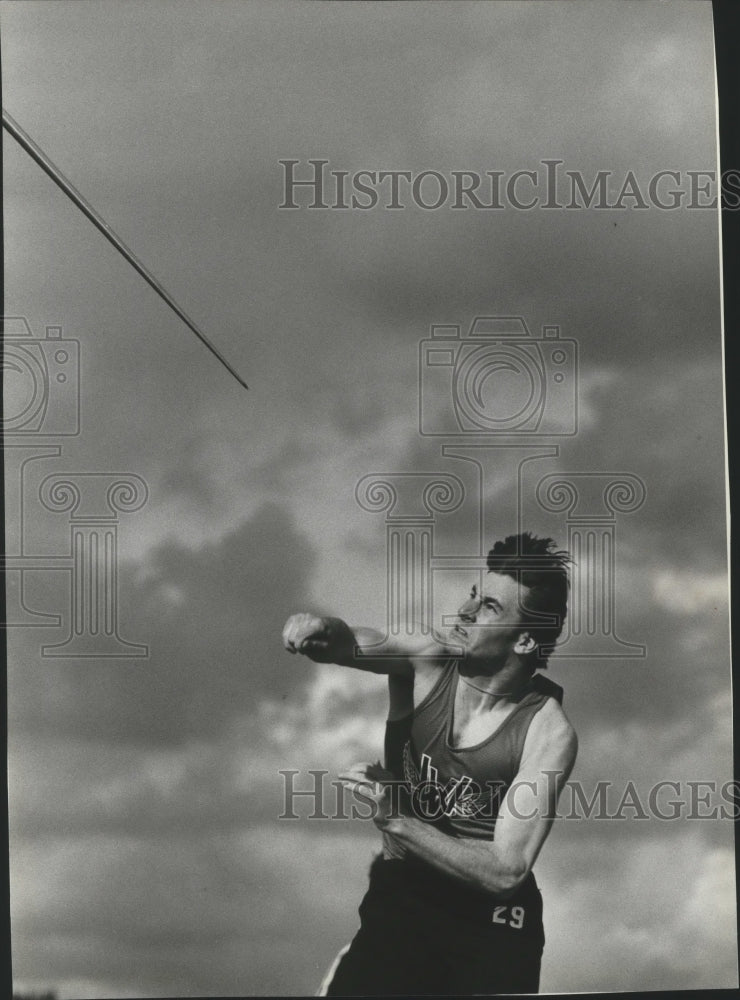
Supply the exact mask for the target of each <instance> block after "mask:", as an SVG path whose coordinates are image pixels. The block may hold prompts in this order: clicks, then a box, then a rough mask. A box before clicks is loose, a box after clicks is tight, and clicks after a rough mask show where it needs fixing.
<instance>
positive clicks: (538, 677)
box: [532, 674, 563, 705]
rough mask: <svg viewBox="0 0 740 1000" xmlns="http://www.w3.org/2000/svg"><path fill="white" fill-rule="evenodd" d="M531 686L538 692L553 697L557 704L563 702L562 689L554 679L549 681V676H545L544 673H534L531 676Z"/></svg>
mask: <svg viewBox="0 0 740 1000" xmlns="http://www.w3.org/2000/svg"><path fill="white" fill-rule="evenodd" d="M532 687H533V688H534V690H535V691H537V693H538V694H544V695H547V696H548V697H550V698H553V699H554V700H555V701H556V702H557V703H558V705H562V704H563V689H562V688H561V687H560V685H559V684H556V683H555V681H551V680H550V678H549V677H545V676H544V674H535V675H534V677H533V678H532Z"/></svg>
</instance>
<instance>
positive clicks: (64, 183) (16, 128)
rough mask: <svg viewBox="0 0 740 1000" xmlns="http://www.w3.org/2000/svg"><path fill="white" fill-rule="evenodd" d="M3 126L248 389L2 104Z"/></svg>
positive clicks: (244, 383)
mask: <svg viewBox="0 0 740 1000" xmlns="http://www.w3.org/2000/svg"><path fill="white" fill-rule="evenodd" d="M3 128H5V129H7V131H8V132H9V133H10V134H11V135H12V136H13V138H14V139H15V141H16V142H17V143H19V145H21V146H22V147H23V149H25V151H26V152H27V153H28V155H29V156H30V157H31V158H32V159H34V160H35V161H36V163H38V165H39V166H40V167H41V169H42V170H44V171H45V172H46V173H47V174H48V175H49V177H51V179H52V180H53V181H54V183H55V184H58V185H59V187H60V188H61V189H62V191H64V193H65V194H66V195H67V197H69V198H71V199H72V201H73V202H74V203H75V205H77V207H78V208H79V209H80V211H81V212H83V213H84V214H85V215H86V216H87V217H88V219H89V220H90V222H92V224H93V225H94V226H95V227H96V228H97V229H99V230H100V232H101V233H102V234H103V236H105V238H106V239H107V240H108V241H109V242H110V243H112V244H113V246H114V247H115V248H116V250H118V251H119V253H121V254H122V255H123V256H124V257H125V258H126V260H127V261H128V262H129V264H130V265H131V266H132V267H133V268H135V269H136V270H137V271H138V272H139V274H140V275H141V276H142V278H143V279H144V281H146V282H147V284H149V285H151V287H152V288H153V289H154V291H155V292H156V293H157V295H159V296H160V298H163V299H164V301H165V302H166V303H167V305H168V306H169V307H170V309H172V310H173V311H174V312H175V313H177V315H178V316H179V317H180V319H181V320H182V321H183V323H185V325H186V326H189V327H190V329H191V330H192V331H193V333H194V334H195V336H196V337H197V338H198V339H199V340H201V341H202V342H203V343H204V344H205V345H206V347H207V348H208V350H209V351H210V352H211V354H214V355H215V356H216V357H217V358H218V360H219V361H220V362H221V364H222V365H223V366H224V368H226V369H227V370H228V371H230V372H231V374H232V375H233V376H234V378H235V379H236V380H237V382H238V383H239V385H243V386H244V388H245V389H248V388H249V386H248V385H247V383H246V382H245V381H244V379H243V378H242V377H241V375H239V374H238V373H237V372H236V371H235V370H234V369H233V368H232V367H231V365H230V364H229V362H228V361H227V360H226V358H225V357H224V356H223V354H221V352H220V351H219V349H218V348H217V347H215V346H214V345H213V344H212V343H211V341H210V340H209V339H208V337H206V335H205V334H204V333H203V332H202V331H201V330H199V329H198V327H197V326H196V325H195V323H194V322H193V321H192V319H190V317H189V316H188V314H187V313H186V312H185V311H184V310H183V309H181V308H180V306H179V305H178V304H177V302H175V300H174V299H173V298H172V296H171V295H170V293H169V292H168V291H167V289H166V288H163V287H162V285H161V284H160V282H159V281H157V279H156V278H155V277H154V275H153V274H152V273H151V271H150V270H149V269H148V268H146V267H144V265H143V264H142V263H141V261H140V260H139V259H138V257H136V255H135V254H134V253H133V251H131V250H130V249H129V248H128V247H127V246H126V244H125V243H124V242H123V240H122V239H121V237H120V236H118V235H117V234H116V233H114V232H113V230H112V229H111V227H110V226H109V225H108V223H107V222H106V221H105V219H104V218H103V217H102V215H100V213H99V212H96V211H95V209H94V208H93V207H92V205H91V204H90V203H89V202H88V201H86V200H85V199H84V198H83V197H82V195H81V194H80V192H79V191H78V190H77V189H76V188H75V187H74V186H73V185H72V184H70V182H69V181H68V180H67V178H66V177H65V176H64V174H63V173H62V172H61V170H59V168H58V167H57V166H56V165H55V164H53V163H52V162H51V160H50V159H49V157H48V156H47V155H46V153H44V151H43V150H42V149H41V148H40V147H39V146H37V145H36V143H35V142H34V141H33V139H32V138H31V137H30V135H28V133H27V132H25V131H24V130H23V129H22V128H21V126H20V125H19V124H18V122H17V121H15V120H14V119H13V118H12V117H11V115H9V114H8V112H7V111H6V110H5V108H3Z"/></svg>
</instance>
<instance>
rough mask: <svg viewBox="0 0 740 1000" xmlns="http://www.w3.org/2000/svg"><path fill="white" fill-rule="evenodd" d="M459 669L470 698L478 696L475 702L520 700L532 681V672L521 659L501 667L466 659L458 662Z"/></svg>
mask: <svg viewBox="0 0 740 1000" xmlns="http://www.w3.org/2000/svg"><path fill="white" fill-rule="evenodd" d="M491 667H493V669H491ZM486 668H488V669H486ZM457 669H458V673H459V674H460V680H461V681H462V682H463V684H464V686H465V687H466V689H467V690H468V692H469V695H470V697H473V696H476V695H477V696H478V697H477V698H475V700H478V699H480V700H481V701H485V700H486V698H488V699H489V700H493V701H498V700H499V699H504V698H506V699H516V698H519V697H520V696H521V695H522V694H523V693H524V692H525V691H526V690H527V688H528V687H529V683H530V681H531V679H532V671H531V670H530V669H529V667H528V666H526V665H525V664H524V663H523V662H522V661H521V659H520V658H519V657H515V658H514V659H509V660H507V661H506V662H505V663H503V664H502V665H501V666H500V667H496V665H494V664H491V663H490V662H489V663H487V664H486V665H483V664H476V663H475V661H472V660H467V659H465V660H460V661H459V662H458V666H457Z"/></svg>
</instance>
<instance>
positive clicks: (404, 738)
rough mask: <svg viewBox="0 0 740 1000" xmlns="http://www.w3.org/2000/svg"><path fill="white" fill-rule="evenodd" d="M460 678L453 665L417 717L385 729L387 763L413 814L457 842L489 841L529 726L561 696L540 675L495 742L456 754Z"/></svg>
mask: <svg viewBox="0 0 740 1000" xmlns="http://www.w3.org/2000/svg"><path fill="white" fill-rule="evenodd" d="M458 679H459V673H458V671H457V666H456V661H455V660H451V661H449V662H448V663H447V665H446V666H445V667H444V668H443V670H442V672H441V675H440V677H439V679H438V680H437V682H436V683H435V685H434V687H433V688H432V690H431V691H430V692H429V694H428V695H427V696H426V698H424V699H423V701H422V702H421V704H420V705H418V706H416V707H415V709H414V711H413V713H411V714H410V715H408V716H406V717H405V718H403V719H399V720H394V721H389V722H388V723H387V724H386V739H385V757H386V761H385V763H386V767H387V768H388V770H390V771H391V772H392V773H393V774H394V775H395V776H396V777H397V778H399V779H402V780H403V782H404V787H405V788H406V789H408V790H409V791H410V794H411V799H410V808H411V810H412V814H413V815H415V816H418V817H420V818H422V819H426V820H428V821H430V822H433V823H435V825H437V826H439V827H440V829H443V830H445V832H447V833H450V834H452V835H454V836H464V837H476V838H482V839H486V840H491V839H492V837H493V832H494V828H495V824H496V817H497V815H498V810H499V806H500V804H501V802H502V801H503V798H504V796H505V795H506V792H507V790H508V788H509V786H510V785H511V784H512V782H513V780H514V778H515V777H516V775H517V773H518V771H519V765H520V762H521V757H522V750H523V748H524V741H525V738H526V735H527V731H528V729H529V725H530V723H531V721H532V719H533V717H534V716H535V715H536V714H537V712H539V710H540V709H541V708H542V706H543V705H544V704H545V702H546V701H547V698H548V696H549V697H554V698H556V699H557V700H558V701H562V694H563V691H562V688H561V687H560V686H559V685H557V684H554V683H553V682H552V681H550V680H548V679H547V678H545V677H542V675H541V674H536V675H535V676H534V678H533V681H532V685H531V687H530V690H529V691H528V692H527V693H526V694H525V695H524V696H523V697H522V698H521V700H520V701H519V702H518V703H517V705H516V706H515V707H514V709H513V711H511V712H510V713H509V715H507V716H506V718H505V719H504V720H503V721H502V722H501V723H500V725H499V726H498V727H497V728H496V730H495V731H494V732H493V733H491V735H490V736H488V737H486V739H484V740H481V741H480V742H479V743H477V744H475V745H474V746H471V747H462V748H455V747H453V746H452V722H453V708H454V704H455V694H456V691H457V685H458ZM404 811H406V809H404Z"/></svg>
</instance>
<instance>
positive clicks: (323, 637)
mask: <svg viewBox="0 0 740 1000" xmlns="http://www.w3.org/2000/svg"><path fill="white" fill-rule="evenodd" d="M381 643H382V645H383V655H382V656H373V650H374V649H377V648H378V647H379V646H380V645H381ZM283 645H284V646H285V648H286V649H287V650H288V652H289V653H302V654H303V655H304V656H307V657H308V658H309V659H310V660H314V662H316V663H337V664H339V665H340V666H343V667H357V668H358V669H359V670H368V671H370V672H371V673H375V674H402V675H406V676H409V677H410V676H413V674H414V658H415V657H423V656H425V655H426V656H428V655H430V654H432V655H434V656H439V655H440V646H439V644H436V645H435V644H433V643H432V641H431V640H430V638H429V637H428V636H426V637H424V636H398V637H396V638H394V639H393V640H392V641H391V642H388V641H387V640H386V637H385V636H384V635H383V634H382V633H380V632H376V631H375V629H371V628H365V627H364V626H352V627H350V626H349V625H348V624H347V623H346V622H344V621H342V619H341V618H325V617H319V616H317V615H312V614H305V613H304V614H298V615H291V616H290V618H289V619H288V620H287V622H286V623H285V628H284V629H283Z"/></svg>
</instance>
